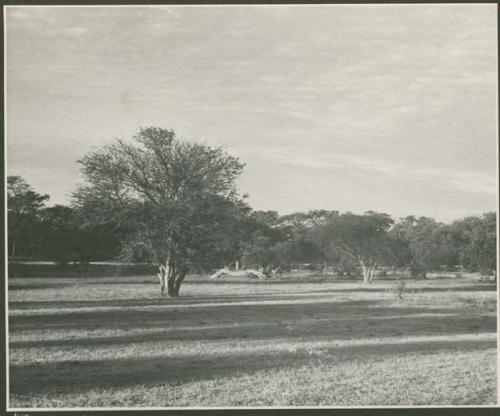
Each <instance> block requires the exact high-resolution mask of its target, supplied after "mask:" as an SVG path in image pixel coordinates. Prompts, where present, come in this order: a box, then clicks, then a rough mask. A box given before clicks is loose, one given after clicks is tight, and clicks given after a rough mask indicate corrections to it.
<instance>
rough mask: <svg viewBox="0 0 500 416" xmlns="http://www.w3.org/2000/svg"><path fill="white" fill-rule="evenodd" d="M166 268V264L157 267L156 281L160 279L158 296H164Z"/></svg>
mask: <svg viewBox="0 0 500 416" xmlns="http://www.w3.org/2000/svg"><path fill="white" fill-rule="evenodd" d="M167 268H168V266H167V265H166V264H160V265H159V266H158V269H159V272H158V274H157V276H158V279H160V295H161V296H163V295H164V294H165V284H166V281H167V274H168V270H167Z"/></svg>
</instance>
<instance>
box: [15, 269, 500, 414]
mask: <svg viewBox="0 0 500 416" xmlns="http://www.w3.org/2000/svg"><path fill="white" fill-rule="evenodd" d="M153 283H154V284H153ZM395 285H396V283H395V282H391V281H377V282H374V283H373V284H372V285H370V286H365V285H363V284H362V283H360V282H341V281H328V279H316V280H314V279H301V278H295V279H289V280H286V279H284V280H282V281H274V282H273V281H267V282H266V281H264V282H260V281H244V280H238V281H236V280H230V281H223V280H219V281H210V280H208V279H207V278H205V277H199V276H193V277H188V278H187V279H186V281H185V283H184V285H183V287H182V289H181V295H182V296H181V297H180V298H178V299H168V298H160V297H159V294H158V292H159V290H158V286H157V285H156V281H155V280H154V279H153V278H152V277H151V278H148V277H109V278H81V279H79V278H67V279H66V278H57V279H54V278H47V277H44V278H11V279H9V355H10V357H9V362H10V367H9V371H10V386H9V387H10V403H9V404H10V407H11V408H28V407H37V408H38V407H134V406H140V407H168V406H187V407H191V406H197V407H198V406H201V407H209V406H218V407H220V406H359V405H462V404H477V405H480V404H495V403H496V292H495V286H494V285H493V284H491V283H484V282H479V281H476V280H472V279H470V278H459V279H458V278H457V279H433V280H428V281H410V282H408V284H407V286H406V292H405V295H404V298H403V299H402V300H401V299H398V298H397V297H396V296H395V293H394V288H395Z"/></svg>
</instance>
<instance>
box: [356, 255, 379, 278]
mask: <svg viewBox="0 0 500 416" xmlns="http://www.w3.org/2000/svg"><path fill="white" fill-rule="evenodd" d="M358 260H359V263H360V264H361V269H362V270H363V283H368V284H371V283H372V282H373V276H374V275H375V269H376V266H375V265H374V264H373V263H372V262H371V261H368V262H365V261H363V260H362V259H358Z"/></svg>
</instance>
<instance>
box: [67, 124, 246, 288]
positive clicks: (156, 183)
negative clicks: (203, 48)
mask: <svg viewBox="0 0 500 416" xmlns="http://www.w3.org/2000/svg"><path fill="white" fill-rule="evenodd" d="M133 139H134V143H128V142H125V141H123V140H117V141H115V142H114V143H112V144H109V145H107V146H103V147H102V148H100V149H98V150H96V151H93V152H90V153H88V154H86V155H85V156H83V157H82V158H81V159H80V161H79V162H80V164H81V167H82V168H81V171H82V174H83V176H84V177H85V179H86V181H87V185H85V186H83V187H81V188H80V189H79V190H78V191H77V192H76V193H75V194H74V200H75V205H76V206H77V207H79V209H80V210H81V212H87V213H88V217H89V218H95V219H97V220H98V221H100V222H103V223H111V222H113V223H117V224H121V225H123V226H127V227H129V228H130V233H129V238H128V240H127V241H126V242H128V247H126V248H125V250H124V252H125V253H126V252H127V250H128V251H130V252H133V253H137V251H138V250H139V251H142V253H143V254H144V255H147V256H148V257H149V259H151V260H153V261H155V262H156V263H157V264H158V265H159V266H161V267H160V273H159V277H160V282H161V290H162V294H163V292H164V290H165V282H167V283H168V294H169V295H170V296H176V295H177V294H178V292H179V288H180V285H181V283H182V281H183V279H184V277H185V275H186V273H187V271H188V270H189V269H190V268H193V267H207V266H208V265H209V263H211V262H213V261H216V260H218V259H220V258H221V257H226V258H228V257H229V258H232V257H235V256H236V255H237V250H238V245H236V246H235V245H234V244H231V243H232V242H233V241H234V240H233V238H234V236H232V235H231V232H232V231H234V229H235V224H236V223H237V222H238V221H239V220H240V219H241V217H243V216H244V215H245V212H246V211H247V208H246V205H245V204H244V203H243V201H242V200H241V198H239V196H238V194H237V192H236V188H235V179H236V177H237V176H238V175H239V174H240V173H241V171H242V169H243V164H241V163H240V162H239V160H238V159H237V158H235V157H233V156H230V155H229V154H227V153H226V152H225V151H224V150H223V149H221V148H212V147H209V146H207V145H203V144H199V143H190V142H186V141H181V140H179V139H178V138H177V137H176V135H175V133H174V132H173V130H169V129H163V128H157V127H149V128H143V129H141V130H140V131H139V133H138V134H137V135H136V136H134V138H133ZM131 245H132V246H133V247H131Z"/></svg>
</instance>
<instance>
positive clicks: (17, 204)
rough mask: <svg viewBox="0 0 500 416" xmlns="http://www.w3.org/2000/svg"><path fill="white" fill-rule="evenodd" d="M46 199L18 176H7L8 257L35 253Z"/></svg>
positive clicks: (38, 245) (34, 254) (45, 195)
mask: <svg viewBox="0 0 500 416" xmlns="http://www.w3.org/2000/svg"><path fill="white" fill-rule="evenodd" d="M48 199H49V196H48V195H47V194H39V193H37V192H35V191H34V190H33V188H32V187H31V186H30V185H29V184H28V183H27V182H26V181H25V180H24V179H23V178H21V177H20V176H9V177H7V209H8V249H9V251H8V252H9V257H11V258H12V257H15V256H26V257H33V256H36V255H37V250H38V249H39V247H40V239H41V236H42V233H41V230H40V212H41V210H42V208H43V206H44V204H45V202H46V201H47V200H48Z"/></svg>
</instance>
